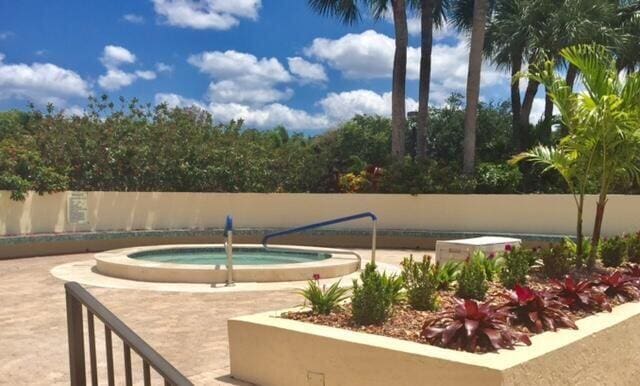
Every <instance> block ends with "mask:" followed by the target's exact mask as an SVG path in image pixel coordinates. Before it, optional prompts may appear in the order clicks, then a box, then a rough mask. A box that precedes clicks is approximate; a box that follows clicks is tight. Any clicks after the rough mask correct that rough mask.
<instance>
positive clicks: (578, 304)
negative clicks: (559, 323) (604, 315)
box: [551, 276, 611, 312]
mask: <svg viewBox="0 0 640 386" xmlns="http://www.w3.org/2000/svg"><path fill="white" fill-rule="evenodd" d="M551 293H552V294H553V295H555V296H557V297H558V300H559V301H560V302H561V303H563V304H565V305H567V306H568V307H569V308H570V309H572V310H576V309H580V310H584V311H589V312H592V311H595V310H607V311H609V312H611V305H610V304H609V302H608V301H607V296H606V295H605V294H604V293H603V292H602V291H600V290H599V289H598V288H596V287H595V283H594V282H593V281H591V280H580V281H578V282H576V281H575V280H574V279H573V278H572V277H570V276H566V277H565V278H564V281H560V280H551Z"/></svg>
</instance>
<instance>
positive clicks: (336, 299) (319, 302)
mask: <svg viewBox="0 0 640 386" xmlns="http://www.w3.org/2000/svg"><path fill="white" fill-rule="evenodd" d="M299 293H300V295H302V296H303V297H304V299H305V300H306V301H307V302H309V304H310V305H311V311H312V312H313V313H314V314H322V315H329V314H330V313H331V312H333V311H334V310H336V309H337V308H339V307H340V304H341V303H342V302H343V301H344V300H346V299H347V298H348V297H349V289H347V288H342V287H340V281H337V282H335V283H333V284H332V285H331V286H329V287H328V288H327V287H326V286H320V284H318V282H317V281H316V280H309V283H308V284H307V288H305V289H303V290H301V291H300V292H299Z"/></svg>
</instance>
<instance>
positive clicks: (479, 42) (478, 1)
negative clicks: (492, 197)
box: [462, 0, 489, 174]
mask: <svg viewBox="0 0 640 386" xmlns="http://www.w3.org/2000/svg"><path fill="white" fill-rule="evenodd" d="M488 11H489V1H488V0H475V1H474V2H473V19H472V20H473V21H472V25H471V44H470V48H469V72H468V74H467V99H466V107H465V115H464V149H463V165H462V170H463V172H464V173H465V174H473V173H474V171H475V159H476V129H477V126H478V102H479V98H480V77H481V72H482V50H483V47H484V36H485V31H486V24H487V13H488Z"/></svg>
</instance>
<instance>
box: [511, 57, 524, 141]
mask: <svg viewBox="0 0 640 386" xmlns="http://www.w3.org/2000/svg"><path fill="white" fill-rule="evenodd" d="M521 69H522V55H521V54H520V53H517V54H513V56H512V57H511V125H512V126H513V132H512V138H511V140H512V142H513V147H514V149H516V151H521V150H522V147H521V145H520V107H521V106H520V79H519V78H518V77H517V74H518V72H520V70H521Z"/></svg>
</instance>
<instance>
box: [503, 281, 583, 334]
mask: <svg viewBox="0 0 640 386" xmlns="http://www.w3.org/2000/svg"><path fill="white" fill-rule="evenodd" d="M508 298H509V303H507V304H506V305H505V307H507V308H508V309H510V310H512V311H513V313H514V314H515V316H516V320H517V321H518V322H520V323H522V324H524V325H525V326H526V327H527V328H528V329H529V331H534V332H536V333H540V332H542V331H546V330H553V331H555V330H556V329H557V328H558V327H570V328H573V329H576V330H577V329H578V326H576V324H575V323H574V322H573V320H571V318H570V317H569V314H567V312H566V309H567V308H568V306H566V305H565V304H563V303H561V302H559V301H557V300H554V299H553V298H552V297H551V296H550V295H549V294H547V293H543V292H538V291H535V290H532V289H531V288H528V287H521V286H519V285H516V287H515V291H509V294H508Z"/></svg>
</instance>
